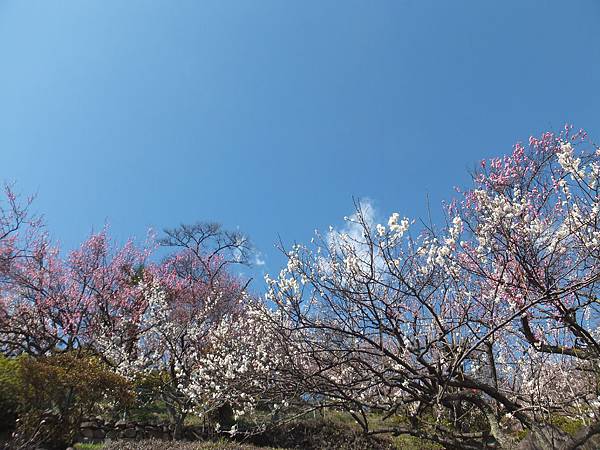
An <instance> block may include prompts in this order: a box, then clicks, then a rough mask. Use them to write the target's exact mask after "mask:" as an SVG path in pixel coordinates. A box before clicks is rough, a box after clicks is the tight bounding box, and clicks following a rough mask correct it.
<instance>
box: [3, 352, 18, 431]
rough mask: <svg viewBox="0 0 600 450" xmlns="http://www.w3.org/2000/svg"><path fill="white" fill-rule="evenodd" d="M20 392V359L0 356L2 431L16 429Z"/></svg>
mask: <svg viewBox="0 0 600 450" xmlns="http://www.w3.org/2000/svg"><path fill="white" fill-rule="evenodd" d="M20 391H21V379H20V376H19V359H18V358H8V357H6V356H4V355H0V431H6V430H10V429H12V428H14V425H15V420H16V419H17V410H18V409H19V392H20Z"/></svg>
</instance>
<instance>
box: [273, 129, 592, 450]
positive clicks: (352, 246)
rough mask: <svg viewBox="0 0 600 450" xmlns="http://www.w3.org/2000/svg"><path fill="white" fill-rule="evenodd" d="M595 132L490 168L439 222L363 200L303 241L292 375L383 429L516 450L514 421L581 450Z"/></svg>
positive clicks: (286, 280)
mask: <svg viewBox="0 0 600 450" xmlns="http://www.w3.org/2000/svg"><path fill="white" fill-rule="evenodd" d="M584 137H585V135H584V134H583V133H582V132H579V133H576V134H572V133H571V130H570V128H567V129H566V130H565V131H564V132H562V133H560V134H558V135H554V134H550V133H546V134H544V135H543V136H542V137H541V138H540V139H535V138H531V139H530V143H529V144H530V145H529V148H528V149H525V148H524V147H523V146H521V145H516V146H515V149H514V151H513V153H512V154H511V155H509V156H506V157H504V158H501V159H493V160H491V161H485V162H482V165H481V168H480V169H478V170H477V171H476V173H475V174H474V182H473V183H474V186H473V187H472V188H470V189H468V190H467V191H465V192H464V193H463V197H462V198H461V199H459V200H457V201H455V202H453V203H452V204H451V205H450V206H449V207H448V208H447V217H448V224H447V225H446V226H444V227H441V228H439V229H436V228H434V227H425V228H423V229H420V230H418V231H416V232H415V231H411V229H412V228H414V224H413V223H412V222H411V221H409V220H408V219H406V218H401V217H400V216H399V215H398V214H393V215H392V216H391V217H390V218H389V221H388V223H387V224H376V223H374V221H373V220H371V218H370V215H369V214H365V212H364V211H363V208H362V206H361V205H360V204H359V205H357V211H356V214H354V215H353V216H351V217H349V218H348V219H347V220H348V221H349V222H350V225H351V226H350V227H348V230H349V231H348V232H344V233H340V232H335V231H333V232H330V233H328V234H327V235H326V236H324V237H323V236H320V235H317V237H316V241H315V242H314V243H313V244H312V245H309V246H304V245H295V246H294V247H293V248H292V249H291V250H289V251H287V256H288V265H287V267H286V268H284V269H283V270H282V271H281V273H280V274H279V276H278V277H277V278H276V279H270V278H268V279H267V282H268V284H269V294H268V296H269V298H270V299H271V301H273V302H275V303H276V304H277V306H278V309H279V312H280V313H281V314H282V315H283V316H284V317H285V318H286V323H285V325H282V326H281V335H282V336H285V337H286V339H287V340H288V342H289V344H288V356H289V357H290V360H293V361H296V362H298V364H289V366H288V368H287V370H288V372H289V375H293V378H294V379H296V380H297V381H298V382H299V383H301V384H302V389H303V390H304V391H305V392H306V394H307V395H309V396H311V397H312V398H314V399H315V400H318V401H320V402H321V403H322V404H323V405H325V406H333V407H338V408H342V409H344V410H346V411H348V412H349V413H350V414H352V416H353V417H354V418H355V419H356V420H357V422H358V423H359V424H360V425H361V426H362V427H363V429H364V430H365V431H367V432H373V433H378V432H391V433H400V434H402V433H406V434H411V435H415V436H419V437H424V438H428V439H431V440H434V441H437V442H439V443H441V444H443V445H444V446H445V447H447V448H486V446H493V447H494V448H510V447H511V446H512V445H513V444H514V442H513V435H512V434H511V433H510V429H511V427H522V428H525V429H529V430H532V432H533V433H532V436H535V439H537V440H538V441H539V443H540V444H539V445H542V446H546V447H549V448H551V447H553V446H554V447H557V448H558V447H559V446H561V445H562V446H563V447H565V448H575V447H576V446H577V445H581V444H583V443H584V442H585V441H586V440H588V439H590V438H591V437H592V436H593V435H594V434H595V433H597V432H598V431H600V426H599V425H598V423H599V421H598V414H599V410H598V407H599V406H600V404H599V403H598V385H597V380H598V376H599V373H598V358H599V356H600V353H599V350H600V347H599V343H598V341H597V339H598V332H599V329H598V326H599V325H600V324H599V323H598V311H597V308H598V299H597V293H596V289H597V288H596V286H597V282H598V279H599V277H600V259H599V256H600V255H599V253H598V252H599V251H600V248H599V247H598V243H599V242H600V229H599V227H598V212H599V211H600V203H599V202H600V198H599V196H598V189H600V187H599V186H598V177H599V176H600V156H599V153H598V151H597V149H596V148H595V147H594V146H593V145H589V144H586V143H585V141H584ZM398 417H401V418H403V419H402V420H401V421H400V422H399V421H398V419H397V418H398ZM557 417H560V418H563V419H568V420H572V421H577V423H578V425H580V429H579V431H578V433H577V434H576V435H575V436H574V437H571V438H569V437H567V436H565V435H564V434H562V433H560V432H558V431H557V430H556V429H555V428H553V427H552V426H550V425H548V424H552V423H553V422H555V421H556V418H557ZM382 418H383V422H384V423H387V424H388V425H387V426H384V427H383V428H382V427H381V426H380V425H379V424H380V422H381V419H382ZM374 419H376V421H377V423H378V426H377V427H376V428H374V427H373V423H372V422H373V420H374ZM387 419H389V420H387ZM392 419H394V420H392Z"/></svg>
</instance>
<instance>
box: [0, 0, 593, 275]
mask: <svg viewBox="0 0 600 450" xmlns="http://www.w3.org/2000/svg"><path fill="white" fill-rule="evenodd" d="M599 118H600V2H597V1H593V0H590V1H573V2H559V1H554V2H552V1H537V2H533V1H515V2H508V1H504V2H481V1H471V2H466V1H457V2H446V1H436V2H428V1H422V0H419V1H400V0H395V1H389V2H386V1H360V2H354V1H346V0H344V1H335V2H330V1H324V0H318V1H306V0H303V1H281V0H278V1H267V0H255V1H247V0H244V1H239V2H238V1H223V0H218V1H199V0H193V1H184V0H178V1H171V0H165V1H147V0H144V1H136V0H127V1H122V0H102V1H81V0H73V1H52V2H50V1H46V2H45V1H38V2H24V1H17V0H13V1H7V0H0V154H1V160H0V179H2V180H7V181H15V182H17V186H18V190H19V191H20V192H22V193H32V192H37V194H38V197H37V200H36V203H35V205H36V210H38V211H40V212H42V213H44V215H45V217H46V222H47V224H48V228H49V230H50V231H51V233H52V234H53V236H54V237H55V238H57V239H59V240H60V241H61V242H62V243H63V244H64V246H66V247H73V246H75V245H77V244H78V243H79V242H80V241H81V240H83V239H84V238H85V237H86V236H87V235H88V234H89V232H90V231H91V230H92V229H99V228H101V227H102V226H103V225H104V224H105V223H109V224H110V226H111V230H112V233H113V235H115V236H116V237H117V238H118V239H121V240H123V239H125V238H126V237H127V236H130V235H135V236H138V237H143V236H145V232H146V230H147V228H148V227H153V228H155V229H157V230H160V229H162V228H164V227H169V226H173V225H177V224H178V223H180V222H192V221H195V220H212V221H218V222H221V223H223V224H224V225H225V226H227V227H229V228H235V227H239V228H240V229H241V230H243V231H244V232H246V233H248V234H249V235H250V237H251V238H252V240H253V241H254V243H255V245H256V247H257V248H258V250H259V251H260V252H261V253H262V256H261V258H262V259H264V260H265V262H266V264H265V265H264V266H261V267H259V268H258V269H257V270H258V271H259V272H260V271H264V270H268V271H271V272H276V271H278V268H279V265H280V264H281V262H282V259H281V257H280V255H279V253H278V251H277V250H275V249H274V244H275V242H276V241H277V240H278V237H279V236H280V237H281V238H282V239H283V241H284V242H287V243H291V242H293V241H295V240H297V241H307V240H308V239H310V237H311V234H312V232H313V230H314V229H315V228H319V229H325V228H326V227H327V226H328V225H330V224H333V225H336V226H340V222H341V218H342V217H343V216H344V215H347V214H349V213H351V212H352V198H353V197H361V198H368V199H370V201H371V202H372V204H373V205H374V207H375V211H376V214H378V215H381V217H387V216H388V215H389V213H391V212H393V211H398V212H399V213H400V214H401V215H407V216H410V217H416V218H419V217H424V216H425V215H426V205H427V198H429V202H430V204H431V207H432V209H434V210H436V209H437V208H438V205H439V203H440V201H441V200H442V199H448V198H450V197H451V196H452V194H453V190H452V188H453V186H455V185H464V184H466V183H467V180H468V175H467V171H468V169H469V168H470V167H473V166H474V164H476V162H477V161H479V160H480V159H481V158H483V157H489V156H495V155H499V154H502V153H505V152H507V151H509V150H510V148H511V146H512V144H513V143H514V142H515V141H516V140H523V141H525V140H526V139H527V138H528V137H529V135H531V134H537V133H539V132H541V131H543V130H547V129H555V130H556V129H559V128H561V127H562V125H563V124H564V123H565V122H567V121H568V122H571V123H573V124H575V126H577V127H583V128H585V129H586V130H587V131H588V132H589V133H590V135H591V137H592V138H595V140H596V141H598V140H600V123H599V121H598V119H599Z"/></svg>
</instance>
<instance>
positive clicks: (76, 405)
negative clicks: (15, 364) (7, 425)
mask: <svg viewBox="0 0 600 450" xmlns="http://www.w3.org/2000/svg"><path fill="white" fill-rule="evenodd" d="M19 377H20V380H21V387H20V390H21V392H20V400H21V405H20V408H19V409H20V411H19V422H18V427H17V434H16V439H17V441H19V442H29V441H32V440H33V441H34V442H39V443H43V444H44V446H45V447H50V448H65V446H66V445H67V444H71V443H72V442H73V440H74V438H75V436H76V434H77V432H78V430H79V425H80V424H81V421H82V420H83V419H84V418H85V417H89V416H91V415H93V414H97V413H100V412H107V410H108V411H109V410H113V409H114V410H122V409H124V408H125V407H126V405H127V404H129V403H130V402H131V401H132V393H131V389H130V386H129V383H128V382H127V380H126V379H125V378H123V377H121V376H119V375H117V374H115V373H114V372H111V371H110V370H108V368H107V367H106V366H105V365H104V364H103V363H102V362H101V361H100V360H99V359H98V358H96V357H93V356H89V355H85V354H77V353H75V352H72V353H64V354H58V355H53V356H48V357H39V358H22V359H21V360H20V361H19Z"/></svg>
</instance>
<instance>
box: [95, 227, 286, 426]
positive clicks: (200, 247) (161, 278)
mask: <svg viewBox="0 0 600 450" xmlns="http://www.w3.org/2000/svg"><path fill="white" fill-rule="evenodd" d="M161 243H162V244H163V245H165V246H168V247H170V248H175V249H176V251H175V252H174V253H173V254H171V255H169V256H168V257H166V258H165V259H164V260H163V261H162V263H160V264H157V265H147V266H146V267H145V268H144V273H143V276H142V278H141V279H140V285H139V286H138V287H139V288H140V289H141V290H142V291H143V292H144V302H143V304H144V309H143V312H141V313H139V314H137V315H136V316H135V317H130V320H126V321H121V322H120V326H117V327H113V328H112V329H111V330H104V331H103V333H100V334H101V335H102V336H103V337H101V338H99V347H101V350H100V352H101V353H102V354H104V355H107V358H108V359H109V360H110V361H111V362H112V364H113V365H114V366H115V367H116V368H117V370H118V371H119V372H120V373H122V374H125V375H128V376H130V377H136V376H139V375H140V374H146V375H152V376H153V379H154V380H155V381H158V382H159V384H160V385H159V386H158V389H157V391H158V392H159V394H160V398H161V399H162V400H163V401H164V403H165V405H166V407H167V409H168V411H169V415H170V417H171V420H172V422H173V424H174V426H175V431H174V435H175V437H180V436H181V432H182V427H183V422H184V420H185V418H186V416H187V415H188V414H189V413H191V412H194V413H196V414H200V415H205V414H209V413H212V414H213V415H214V414H215V412H216V411H218V410H220V409H224V410H228V411H230V412H231V415H232V416H234V417H233V418H234V419H235V418H236V417H240V416H242V415H244V414H245V413H247V412H248V411H250V410H251V409H253V408H254V407H255V405H256V403H257V402H258V401H260V400H261V399H262V395H261V392H262V391H263V390H264V386H265V381H264V380H265V377H264V376H263V375H264V374H266V373H267V371H268V369H270V367H272V364H273V363H274V361H275V359H273V358H272V354H271V349H270V348H269V345H270V344H269V339H268V335H267V333H266V329H265V324H266V322H265V321H264V320H263V318H264V317H265V316H264V314H268V311H267V310H266V309H265V308H264V307H263V306H262V305H261V304H260V303H259V302H257V301H256V300H255V299H252V298H251V296H250V295H249V294H248V293H247V291H246V287H247V282H246V283H242V282H241V280H240V279H239V278H237V277H235V276H233V275H231V273H230V266H231V265H232V264H247V261H248V254H249V253H248V252H249V250H250V247H249V244H248V241H247V239H246V238H245V237H243V236H242V235H241V234H239V233H229V232H226V231H223V230H222V229H221V228H220V227H219V226H218V225H215V224H196V225H192V226H181V227H179V228H177V229H174V230H169V231H167V237H166V238H164V239H163V240H161ZM259 319H260V320H259ZM131 330H135V331H134V332H133V333H132V332H131ZM221 414H222V412H221ZM217 415H218V414H217ZM227 425H229V426H230V425H231V424H227ZM228 431H231V430H228Z"/></svg>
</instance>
